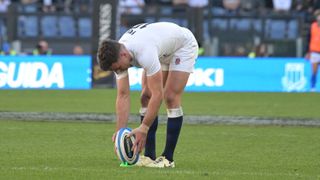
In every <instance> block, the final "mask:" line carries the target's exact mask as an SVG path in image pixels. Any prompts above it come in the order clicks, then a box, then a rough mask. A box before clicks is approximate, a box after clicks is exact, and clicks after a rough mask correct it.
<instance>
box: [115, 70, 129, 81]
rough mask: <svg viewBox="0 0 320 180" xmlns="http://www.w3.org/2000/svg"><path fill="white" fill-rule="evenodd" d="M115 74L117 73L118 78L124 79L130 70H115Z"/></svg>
mask: <svg viewBox="0 0 320 180" xmlns="http://www.w3.org/2000/svg"><path fill="white" fill-rule="evenodd" d="M114 74H115V75H116V79H122V78H124V77H127V76H128V70H125V71H118V72H114Z"/></svg>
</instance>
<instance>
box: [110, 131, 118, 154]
mask: <svg viewBox="0 0 320 180" xmlns="http://www.w3.org/2000/svg"><path fill="white" fill-rule="evenodd" d="M116 135H117V133H116V132H115V133H113V135H112V138H111V140H112V142H113V143H115V141H116ZM113 150H114V153H115V154H116V155H117V150H116V146H115V145H114V146H113Z"/></svg>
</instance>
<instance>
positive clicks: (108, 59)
mask: <svg viewBox="0 0 320 180" xmlns="http://www.w3.org/2000/svg"><path fill="white" fill-rule="evenodd" d="M120 47H121V44H120V43H119V42H118V41H115V40H111V39H106V40H104V41H102V42H101V44H100V45H99V49H98V53H97V61H98V64H99V66H100V68H101V69H102V70H104V71H108V70H110V67H111V66H112V64H113V63H115V62H117V61H118V57H119V51H120Z"/></svg>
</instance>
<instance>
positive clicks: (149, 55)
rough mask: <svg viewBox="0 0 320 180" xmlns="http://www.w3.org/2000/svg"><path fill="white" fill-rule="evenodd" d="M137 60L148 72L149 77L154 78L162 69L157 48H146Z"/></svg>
mask: <svg viewBox="0 0 320 180" xmlns="http://www.w3.org/2000/svg"><path fill="white" fill-rule="evenodd" d="M137 59H138V62H139V64H140V65H141V67H142V68H143V69H144V70H145V71H146V75H147V76H152V75H154V74H155V73H157V72H158V71H160V69H161V64H160V61H159V57H158V51H157V49H156V48H150V47H149V48H146V49H145V50H144V52H143V53H141V56H140V57H138V58H137Z"/></svg>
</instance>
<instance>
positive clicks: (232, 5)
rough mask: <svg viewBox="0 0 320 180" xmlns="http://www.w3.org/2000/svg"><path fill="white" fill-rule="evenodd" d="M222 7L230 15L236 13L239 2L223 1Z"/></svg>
mask: <svg viewBox="0 0 320 180" xmlns="http://www.w3.org/2000/svg"><path fill="white" fill-rule="evenodd" d="M222 4H223V7H224V8H225V9H226V10H228V11H229V12H231V13H234V12H236V11H237V10H238V9H239V7H240V0H223V1H222Z"/></svg>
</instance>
